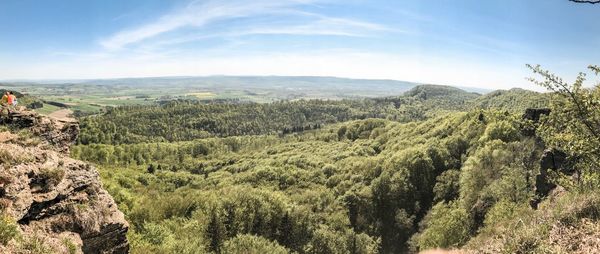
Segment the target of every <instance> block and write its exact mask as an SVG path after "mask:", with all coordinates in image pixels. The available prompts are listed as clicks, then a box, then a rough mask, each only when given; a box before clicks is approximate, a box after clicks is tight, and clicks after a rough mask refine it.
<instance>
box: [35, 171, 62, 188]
mask: <svg viewBox="0 0 600 254" xmlns="http://www.w3.org/2000/svg"><path fill="white" fill-rule="evenodd" d="M38 176H39V177H40V178H41V179H43V180H44V183H45V184H44V185H43V186H42V187H43V189H44V190H46V191H47V190H49V189H50V188H51V187H54V186H56V185H58V184H59V183H60V181H62V179H63V177H65V170H64V169H62V168H42V169H41V170H40V173H39V175H38Z"/></svg>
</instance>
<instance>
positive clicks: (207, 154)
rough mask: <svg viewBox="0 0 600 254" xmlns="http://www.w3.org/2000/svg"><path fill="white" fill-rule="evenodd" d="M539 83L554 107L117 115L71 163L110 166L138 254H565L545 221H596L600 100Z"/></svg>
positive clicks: (488, 101) (398, 106) (286, 105)
mask: <svg viewBox="0 0 600 254" xmlns="http://www.w3.org/2000/svg"><path fill="white" fill-rule="evenodd" d="M532 69H533V70H534V71H535V72H536V73H538V74H540V75H541V76H542V78H543V79H542V81H539V82H538V83H539V84H540V85H542V86H544V87H546V88H548V89H550V90H551V93H545V94H540V93H535V92H530V91H526V90H519V89H513V90H509V91H496V92H492V93H489V94H485V95H477V94H473V93H466V92H463V91H461V90H459V89H455V88H450V87H437V86H420V87H416V88H414V89H413V90H411V91H408V92H407V93H405V94H404V95H402V96H399V97H389V98H380V99H369V100H356V101H352V100H348V101H320V100H312V101H293V102H285V101H284V102H277V103H271V104H247V103H242V104H199V103H195V102H188V101H175V102H170V103H166V104H163V105H156V106H152V107H122V108H115V109H111V110H109V111H108V112H106V114H103V115H99V116H89V117H86V118H84V119H82V133H83V135H82V136H81V138H80V141H79V143H80V145H77V146H75V147H74V148H73V149H72V155H73V156H74V157H76V158H79V159H82V160H86V161H90V162H93V163H96V164H97V165H99V166H100V168H101V175H102V177H103V179H104V181H105V186H106V188H107V189H108V190H109V192H110V193H111V194H112V195H113V197H114V198H115V200H116V201H117V203H118V204H119V208H120V210H122V211H123V212H124V213H125V214H126V216H127V219H128V221H129V222H130V223H131V224H132V230H131V232H130V240H131V241H132V244H133V252H134V253H148V252H151V253H207V252H210V253H239V252H240V251H241V252H248V253H290V252H291V253H403V252H417V251H420V250H426V249H430V248H465V249H467V250H473V251H476V252H482V251H483V252H485V251H488V252H498V251H500V252H509V253H515V252H529V251H535V250H538V251H542V250H548V249H550V250H552V251H558V252H560V251H561V250H562V251H564V249H561V248H562V246H561V245H560V244H556V242H555V241H556V239H554V240H553V238H552V237H553V234H556V232H554V231H553V230H554V229H551V228H548V225H547V223H546V224H545V223H540V219H544V220H556V221H559V222H560V224H558V225H554V226H555V227H557V228H558V229H559V230H560V229H562V228H564V227H585V226H589V225H588V224H585V223H586V221H589V220H595V219H596V218H597V217H596V215H597V214H599V212H600V195H598V194H597V186H598V184H597V183H598V182H600V180H599V179H600V178H599V177H598V175H597V173H596V172H597V171H596V170H595V168H596V167H595V165H597V162H598V159H599V155H598V151H597V149H598V147H599V146H598V145H597V144H598V143H597V142H598V140H599V139H598V136H597V133H598V132H599V131H600V124H598V123H599V122H600V121H599V119H600V117H599V115H598V112H600V111H598V104H597V98H599V93H598V91H599V90H598V88H597V87H596V88H594V89H585V88H582V83H583V80H584V79H583V77H581V78H580V79H578V81H577V82H578V83H575V84H573V85H569V84H566V83H562V81H560V82H561V83H559V82H558V81H559V79H556V77H555V76H553V75H552V74H550V73H548V72H545V71H543V70H541V69H539V67H532ZM592 70H593V71H594V72H597V71H598V69H597V68H595V67H592ZM536 107H537V108H539V107H547V109H532V108H536ZM409 108H410V109H412V110H413V111H411V110H408V109H409ZM526 109H529V110H526ZM409 112H410V113H409ZM133 119H135V120H133ZM185 123H195V124H185ZM299 127H302V128H299ZM175 128H181V129H177V130H174V129H175ZM121 129H125V130H126V131H125V132H120V131H116V130H121ZM174 133H181V135H179V136H173V134H174ZM198 133H202V134H201V135H200V134H198ZM117 136H120V137H122V138H115V137H117ZM559 155H564V157H561V158H562V160H564V161H565V162H564V163H563V165H561V166H560V167H556V166H554V165H551V166H548V165H545V164H544V163H541V162H540V161H542V162H543V161H544V160H548V158H549V157H548V156H559ZM552 159H555V160H558V157H552ZM574 172H576V173H574ZM556 186H559V187H560V188H558V189H560V190H563V192H564V191H565V190H566V191H567V192H566V194H564V193H563V194H562V195H560V194H553V193H555V192H556V191H554V192H551V191H550V190H552V189H556ZM559 193H560V191H559ZM553 195H554V196H553ZM548 196H551V197H552V198H553V199H554V200H553V201H552V202H548V201H545V199H547V198H550V197H548ZM507 232H515V233H514V236H513V237H510V238H507V237H506V236H505V235H506V234H507Z"/></svg>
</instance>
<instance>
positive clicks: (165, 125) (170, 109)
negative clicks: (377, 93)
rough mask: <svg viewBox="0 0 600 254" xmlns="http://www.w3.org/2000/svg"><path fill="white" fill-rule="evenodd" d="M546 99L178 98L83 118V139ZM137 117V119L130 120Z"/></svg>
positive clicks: (443, 93) (519, 105)
mask: <svg viewBox="0 0 600 254" xmlns="http://www.w3.org/2000/svg"><path fill="white" fill-rule="evenodd" d="M547 104H548V99H547V98H546V97H544V95H543V94H539V93H535V92H528V91H524V90H511V91H497V92H495V93H493V94H490V95H484V96H480V95H478V94H474V93H469V92H465V91H463V90H460V89H457V88H452V87H445V86H429V85H424V86H417V87H415V88H413V89H412V90H410V91H408V92H406V93H405V94H404V95H403V96H398V97H388V98H376V99H362V100H341V101H334V100H299V101H281V102H274V103H268V104H259V103H215V102H213V103H201V102H198V101H185V100H176V101H170V102H165V103H162V104H161V105H154V106H147V105H144V106H141V105H140V106H123V107H118V108H110V109H108V112H106V113H105V114H102V115H99V116H98V115H94V116H89V117H85V118H83V119H82V120H81V127H82V133H81V138H80V139H79V143H81V144H97V143H100V144H134V143H140V142H173V141H189V140H194V139H198V138H208V137H229V136H242V135H264V134H281V135H285V134H289V133H295V132H301V131H305V130H313V129H319V128H321V127H322V126H323V125H326V124H332V123H338V122H345V121H349V120H359V119H367V118H379V119H388V120H392V121H396V122H410V121H417V120H424V119H427V118H429V117H431V116H434V115H436V114H438V113H441V112H458V111H465V110H467V109H469V108H473V107H475V108H482V109H488V108H498V109H506V110H509V111H511V112H522V111H524V109H525V108H526V107H540V106H544V105H547ZM132 119H135V120H132Z"/></svg>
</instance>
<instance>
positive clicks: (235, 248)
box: [222, 235, 289, 254]
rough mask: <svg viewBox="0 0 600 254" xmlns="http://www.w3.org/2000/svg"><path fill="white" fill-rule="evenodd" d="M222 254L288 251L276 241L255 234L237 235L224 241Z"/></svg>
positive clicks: (285, 252) (272, 253) (276, 253)
mask: <svg viewBox="0 0 600 254" xmlns="http://www.w3.org/2000/svg"><path fill="white" fill-rule="evenodd" d="M222 253H223V254H262V253H269V254H287V253H289V251H288V250H287V249H285V248H284V247H283V246H281V245H279V244H277V242H274V241H270V240H267V239H265V238H263V237H260V236H255V235H239V236H236V237H235V238H232V239H230V240H228V241H226V242H225V244H224V245H223V249H222Z"/></svg>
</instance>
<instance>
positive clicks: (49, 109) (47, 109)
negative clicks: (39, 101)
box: [35, 103, 62, 115]
mask: <svg viewBox="0 0 600 254" xmlns="http://www.w3.org/2000/svg"><path fill="white" fill-rule="evenodd" d="M61 109H62V108H61V107H57V106H54V105H50V104H46V103H44V107H42V108H38V109H36V110H35V111H36V112H38V113H40V114H42V115H49V114H52V112H55V111H58V110H61Z"/></svg>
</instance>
